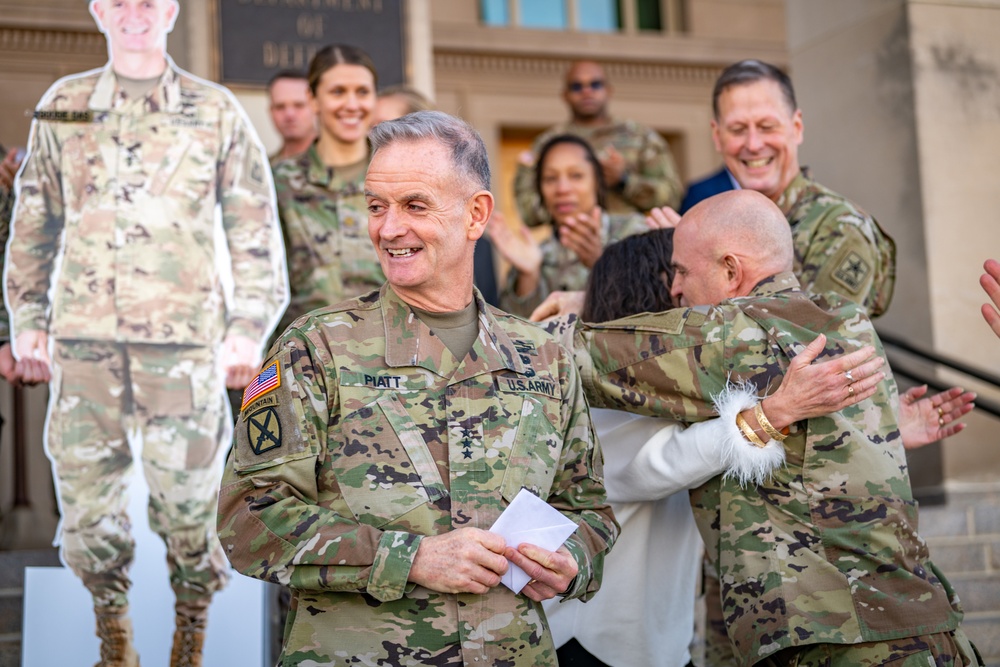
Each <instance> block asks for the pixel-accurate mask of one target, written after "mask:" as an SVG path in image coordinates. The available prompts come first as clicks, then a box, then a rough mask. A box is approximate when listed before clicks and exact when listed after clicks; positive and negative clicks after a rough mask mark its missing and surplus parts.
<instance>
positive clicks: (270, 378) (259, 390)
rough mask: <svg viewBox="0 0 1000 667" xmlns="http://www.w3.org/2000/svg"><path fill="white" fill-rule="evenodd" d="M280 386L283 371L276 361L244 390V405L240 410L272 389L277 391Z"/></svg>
mask: <svg viewBox="0 0 1000 667" xmlns="http://www.w3.org/2000/svg"><path fill="white" fill-rule="evenodd" d="M280 386H281V371H280V370H279V369H278V362H277V361H275V362H274V363H272V364H271V365H270V366H268V367H267V368H265V369H264V370H262V371H261V372H260V373H258V374H257V377H255V378H254V379H253V382H251V383H250V384H248V385H247V388H246V389H244V390H243V405H241V406H240V410H243V409H244V408H246V407H247V405H249V404H250V402H251V401H252V400H254V399H255V398H257V397H258V396H263V395H264V394H266V393H267V392H269V391H271V390H272V389H277V388H278V387H280Z"/></svg>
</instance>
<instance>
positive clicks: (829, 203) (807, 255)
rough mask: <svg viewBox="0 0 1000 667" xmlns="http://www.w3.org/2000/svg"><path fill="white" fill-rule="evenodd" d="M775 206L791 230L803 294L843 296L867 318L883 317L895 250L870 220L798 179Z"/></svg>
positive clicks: (889, 297) (833, 194) (814, 184)
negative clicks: (859, 305)
mask: <svg viewBox="0 0 1000 667" xmlns="http://www.w3.org/2000/svg"><path fill="white" fill-rule="evenodd" d="M777 204H778V208H780V209H781V212H782V213H784V214H785V217H786V218H788V223H789V224H790V225H791V226H792V241H793V244H794V247H795V266H794V269H793V270H794V272H795V275H796V276H798V278H799V280H800V281H801V283H802V288H803V289H805V290H806V291H807V292H811V293H814V294H822V293H823V292H836V293H838V294H843V295H844V296H846V297H847V298H848V299H850V300H851V301H855V302H857V303H860V304H861V305H862V306H863V307H864V308H865V311H866V312H867V313H868V314H869V316H871V317H878V316H879V315H881V314H883V313H884V312H885V311H886V309H887V308H888V307H889V302H890V301H891V300H892V290H893V287H894V286H895V283H896V244H895V243H894V242H893V240H892V239H891V238H890V237H889V236H888V235H887V234H886V233H885V232H884V231H883V230H882V228H881V227H879V225H878V223H877V222H876V221H875V219H874V218H872V217H871V216H870V215H868V214H867V213H865V212H864V211H862V210H861V209H859V208H858V207H857V206H855V205H854V204H852V203H851V202H850V201H848V200H847V199H845V198H844V197H842V196H841V195H838V194H837V193H836V192H833V191H831V190H828V189H827V188H825V187H823V186H822V185H820V184H819V183H817V182H816V181H812V180H810V179H808V178H806V176H805V175H803V174H799V175H797V176H796V177H795V180H793V181H792V182H791V183H790V184H789V186H788V187H787V188H786V189H785V191H784V192H783V193H782V194H781V197H780V198H779V199H778V202H777Z"/></svg>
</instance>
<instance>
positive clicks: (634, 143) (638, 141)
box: [514, 61, 684, 227]
mask: <svg viewBox="0 0 1000 667" xmlns="http://www.w3.org/2000/svg"><path fill="white" fill-rule="evenodd" d="M610 98H611V84H610V83H608V79H607V76H606V75H605V73H604V68H602V67H601V66H600V65H598V64H597V63H595V62H589V61H581V62H575V63H573V65H572V66H570V69H569V71H568V72H567V73H566V88H565V89H564V91H563V99H564V100H565V102H566V104H567V105H568V106H569V109H570V113H571V118H570V121H569V122H568V123H560V124H559V125H556V126H554V127H551V128H549V129H548V130H546V131H545V132H543V133H542V134H541V135H539V136H538V138H536V139H535V143H534V145H533V146H532V149H531V151H530V152H526V153H525V154H524V155H522V156H521V159H520V162H519V164H518V167H517V173H516V174H515V177H514V196H515V198H516V200H517V209H518V212H519V213H520V215H521V220H522V221H524V224H526V225H528V226H529V227H536V226H538V225H541V224H544V223H545V222H547V221H548V220H549V213H548V212H547V211H546V210H545V207H544V206H543V205H542V202H541V199H540V198H539V196H538V194H537V192H536V190H535V168H536V163H537V158H538V154H539V151H540V150H541V147H542V146H544V145H545V144H546V143H548V141H549V140H550V139H552V138H553V137H555V136H558V135H560V134H575V135H577V136H579V137H582V138H583V139H584V140H586V141H587V142H588V143H590V145H591V146H593V148H594V151H595V152H596V153H597V154H598V156H599V157H600V159H601V166H602V167H603V170H604V177H605V182H606V183H607V185H608V205H607V210H608V212H609V213H616V214H627V213H641V212H645V211H648V210H649V209H652V208H656V207H659V206H671V207H673V208H676V207H677V206H678V205H679V204H680V201H681V195H682V194H683V192H684V190H683V186H682V185H681V182H680V177H679V176H678V175H677V166H676V165H675V164H674V157H673V155H672V154H671V152H670V146H668V145H667V142H666V141H665V140H664V139H663V137H661V136H660V135H659V134H658V133H657V132H656V131H655V130H653V129H652V128H649V127H646V126H644V125H640V124H639V123H636V122H635V121H631V120H616V119H614V118H612V117H611V116H610V114H609V113H608V101H609V100H610Z"/></svg>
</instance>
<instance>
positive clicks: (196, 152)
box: [7, 62, 287, 606]
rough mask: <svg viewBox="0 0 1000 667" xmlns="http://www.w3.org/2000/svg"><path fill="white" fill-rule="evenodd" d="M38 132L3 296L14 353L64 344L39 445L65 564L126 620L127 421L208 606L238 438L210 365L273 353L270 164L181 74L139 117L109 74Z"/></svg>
mask: <svg viewBox="0 0 1000 667" xmlns="http://www.w3.org/2000/svg"><path fill="white" fill-rule="evenodd" d="M35 116H36V120H35V122H34V125H33V127H32V135H31V142H30V150H29V154H28V158H27V162H26V165H25V167H24V171H23V173H22V174H21V180H20V186H21V190H20V197H19V199H18V203H17V207H16V210H15V213H14V223H13V229H12V239H11V243H10V253H9V257H8V259H9V261H10V266H9V268H10V270H9V271H8V273H7V288H8V292H7V293H8V297H9V300H10V308H11V311H12V314H13V328H14V332H15V334H17V333H20V332H24V331H29V330H39V331H44V332H48V334H49V336H50V337H51V338H52V339H54V344H53V348H54V349H53V357H52V359H53V383H52V387H51V392H50V396H51V398H50V401H51V402H50V408H49V422H48V426H47V431H46V439H47V440H46V442H47V447H48V453H49V456H50V457H51V458H52V461H53V464H54V467H55V472H56V477H57V482H58V487H59V498H60V510H61V512H62V524H61V529H62V537H61V540H62V555H63V558H64V560H65V562H66V563H67V564H68V565H69V566H70V567H72V568H73V570H74V572H76V573H77V575H78V576H80V577H81V579H82V580H83V582H84V584H85V585H86V586H87V588H88V589H89V590H90V592H91V594H92V595H93V596H94V601H95V604H97V605H113V606H122V605H124V604H125V603H126V593H127V591H128V588H129V579H128V567H129V564H130V563H131V561H132V557H133V550H134V541H133V539H132V537H131V535H130V531H129V520H128V517H127V515H126V513H125V509H126V507H127V500H126V498H125V493H124V491H125V488H126V486H127V479H126V476H127V474H128V472H129V471H130V470H131V468H132V455H131V452H130V450H129V446H128V442H127V429H128V427H129V425H130V424H132V423H133V422H132V421H131V418H134V419H135V420H136V422H137V423H138V426H139V427H140V428H141V429H142V434H143V443H144V445H143V455H142V459H143V460H142V463H143V468H144V471H145V474H146V478H147V480H148V481H149V488H150V523H151V526H152V528H153V529H154V530H156V531H157V532H158V533H159V534H160V535H161V536H162V537H163V538H164V540H165V542H166V544H167V552H168V563H169V568H170V579H171V585H172V586H173V588H174V591H175V593H176V594H177V597H178V602H179V603H181V604H187V603H189V602H190V603H192V604H196V605H197V604H200V602H201V601H203V600H204V599H205V598H206V597H208V596H210V595H211V593H212V592H213V591H214V590H217V589H218V588H219V587H220V586H221V585H223V584H224V583H225V580H226V577H227V575H226V570H227V568H226V563H225V558H224V557H223V556H222V553H221V548H220V547H219V544H218V539H217V537H216V535H215V531H214V513H215V502H216V497H215V492H216V490H217V485H218V479H219V470H218V463H217V461H218V456H217V453H219V452H220V449H219V448H220V446H221V445H222V443H223V442H224V441H225V439H226V438H227V437H228V432H227V429H228V424H229V423H230V421H229V419H228V415H227V409H226V408H225V407H224V403H223V374H222V372H221V368H220V366H219V363H218V359H217V356H218V355H217V348H218V346H219V344H220V342H221V341H222V339H223V336H224V335H225V334H239V335H243V336H247V337H249V338H251V339H255V340H261V339H262V338H263V337H264V336H265V335H266V334H267V332H268V330H269V327H271V326H273V324H274V322H275V321H276V319H277V316H278V314H279V309H280V308H281V307H282V306H283V305H284V303H285V301H286V300H287V287H286V278H285V272H284V251H283V249H282V246H281V237H280V233H279V229H278V222H277V214H276V210H275V206H274V195H273V189H272V185H271V176H270V170H269V169H268V166H267V162H266V157H265V155H264V152H263V150H262V149H261V147H260V145H259V142H258V141H257V138H256V135H255V134H254V132H253V130H252V128H251V127H250V126H249V125H248V124H247V122H246V121H245V119H244V117H243V114H242V112H241V111H240V109H239V108H238V106H237V104H236V102H235V100H234V99H233V98H232V96H231V95H230V94H229V93H228V92H226V91H225V90H223V89H221V88H219V87H216V86H213V85H210V84H207V83H205V82H202V81H200V80H197V79H194V78H193V77H191V76H190V75H188V74H186V73H184V72H182V71H180V70H178V69H176V68H175V67H174V65H173V63H172V62H169V63H168V66H167V69H166V71H165V72H164V74H163V75H162V77H161V78H160V80H159V82H158V83H157V85H156V86H155V87H154V88H153V89H152V90H151V91H150V93H149V94H148V95H147V96H145V97H143V98H137V99H129V98H128V96H127V95H126V94H125V92H124V91H123V90H122V89H121V87H120V86H118V84H117V82H116V76H115V74H114V72H113V70H112V69H111V67H110V66H107V67H105V68H103V69H99V70H94V71H91V72H87V73H84V74H81V75H77V76H74V77H69V78H66V79H63V80H60V81H58V82H57V83H56V84H54V85H53V86H52V88H50V89H49V91H48V92H47V93H46V95H45V97H43V98H42V101H41V102H40V103H39V106H38V110H37V112H36V114H35ZM219 206H221V216H217V210H218V207H219ZM220 224H221V230H220V229H219V225H220ZM217 232H219V233H221V234H224V237H225V240H226V242H227V245H228V249H229V254H230V256H231V269H232V279H233V283H234V287H233V298H232V300H231V301H230V302H228V303H227V302H226V300H225V299H224V297H223V290H222V287H221V284H220V280H221V276H220V274H219V268H218V267H217V266H216V264H217V260H218V258H217V256H216V251H215V245H214V244H215V235H216V233H217ZM227 268H228V267H227ZM50 287H51V295H52V299H51V303H50V300H49V294H50ZM126 418H129V419H128V421H126Z"/></svg>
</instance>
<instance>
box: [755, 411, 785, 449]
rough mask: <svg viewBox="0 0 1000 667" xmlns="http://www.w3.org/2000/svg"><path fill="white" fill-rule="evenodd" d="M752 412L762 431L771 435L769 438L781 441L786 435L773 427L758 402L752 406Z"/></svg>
mask: <svg viewBox="0 0 1000 667" xmlns="http://www.w3.org/2000/svg"><path fill="white" fill-rule="evenodd" d="M753 414H754V417H756V418H757V423H758V424H760V427H761V428H762V429H764V433H767V434H768V435H769V436H771V439H773V440H777V441H778V442H781V441H782V440H784V439H785V438H787V437H788V436H787V435H785V434H783V433H782V432H781V431H779V430H778V429H776V428H774V426H772V425H771V422H770V421H768V419H767V415H765V414H764V408H763V407H761V404H760V403H757V404H755V405H754V406H753Z"/></svg>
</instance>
